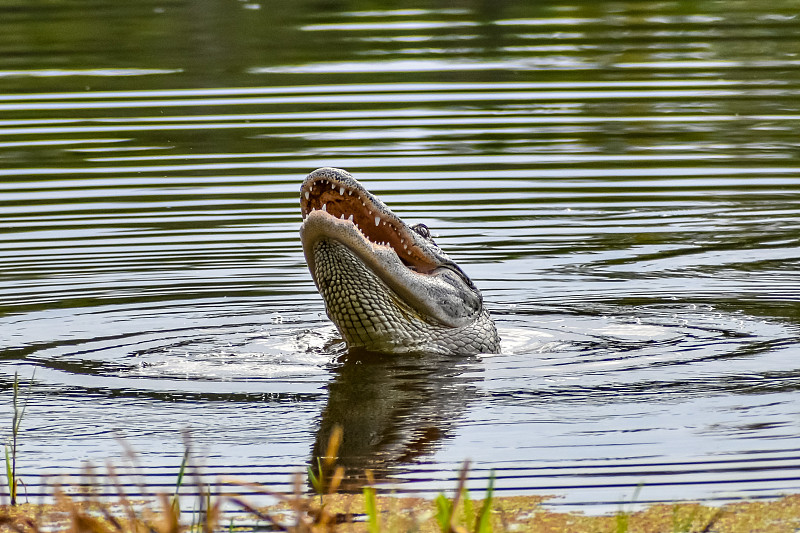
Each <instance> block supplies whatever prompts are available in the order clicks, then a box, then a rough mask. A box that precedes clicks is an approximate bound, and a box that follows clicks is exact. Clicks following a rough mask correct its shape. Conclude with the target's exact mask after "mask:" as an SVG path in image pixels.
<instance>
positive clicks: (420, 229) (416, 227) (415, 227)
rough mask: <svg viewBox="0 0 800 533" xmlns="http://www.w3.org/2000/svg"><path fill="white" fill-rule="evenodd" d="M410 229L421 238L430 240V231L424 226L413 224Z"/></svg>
mask: <svg viewBox="0 0 800 533" xmlns="http://www.w3.org/2000/svg"><path fill="white" fill-rule="evenodd" d="M411 229H412V230H414V231H415V232H417V233H418V234H419V235H420V236H421V237H422V238H424V239H427V240H431V230H429V229H428V226H426V225H425V224H415V225H413V226H411Z"/></svg>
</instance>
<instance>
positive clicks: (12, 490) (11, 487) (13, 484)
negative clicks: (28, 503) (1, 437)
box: [5, 445, 17, 505]
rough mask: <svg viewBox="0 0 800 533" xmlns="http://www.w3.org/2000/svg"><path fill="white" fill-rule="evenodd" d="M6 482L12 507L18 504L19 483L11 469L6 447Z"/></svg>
mask: <svg viewBox="0 0 800 533" xmlns="http://www.w3.org/2000/svg"><path fill="white" fill-rule="evenodd" d="M5 448H6V480H7V481H8V495H9V496H10V497H11V505H15V504H16V503H17V481H16V480H15V479H14V471H13V468H12V467H11V456H10V455H9V452H8V445H6V447H5Z"/></svg>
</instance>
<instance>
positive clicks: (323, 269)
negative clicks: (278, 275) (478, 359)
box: [300, 168, 498, 353]
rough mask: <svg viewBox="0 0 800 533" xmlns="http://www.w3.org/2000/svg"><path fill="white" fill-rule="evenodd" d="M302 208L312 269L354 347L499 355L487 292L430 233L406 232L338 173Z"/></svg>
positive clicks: (324, 177)
mask: <svg viewBox="0 0 800 533" xmlns="http://www.w3.org/2000/svg"><path fill="white" fill-rule="evenodd" d="M300 209H301V213H302V215H303V224H302V225H301V226H300V239H301V241H302V242H303V253H304V254H305V257H306V263H308V269H309V271H310V272H311V277H312V278H314V283H315V284H316V286H317V289H319V292H320V294H321V295H322V299H323V300H324V301H325V310H326V312H327V314H328V316H329V317H330V318H331V320H333V322H334V323H335V324H336V326H337V328H338V329H339V331H340V332H341V333H342V336H343V337H344V339H345V340H346V341H347V343H348V346H351V347H364V348H367V349H369V350H376V351H381V352H390V353H407V352H409V351H414V350H421V351H434V352H438V353H480V352H494V351H497V349H498V338H497V330H496V329H495V327H494V323H493V322H492V320H491V318H490V317H489V313H488V312H487V311H486V310H485V309H484V308H483V298H482V297H481V293H480V291H479V290H478V289H477V288H476V287H475V285H473V283H472V281H471V280H470V279H469V277H468V276H467V275H466V274H465V273H464V271H463V270H461V268H460V267H459V266H458V265H457V264H456V263H455V262H454V261H453V260H452V259H450V258H449V257H448V256H447V254H445V253H444V252H443V251H442V250H441V249H440V248H439V247H438V246H437V245H436V243H434V242H433V240H432V239H431V238H430V233H429V232H428V231H427V228H426V227H425V226H423V225H421V224H418V225H416V226H409V225H408V224H406V223H405V222H403V221H402V220H401V219H400V217H398V216H397V215H395V214H394V213H393V212H392V211H391V210H390V209H389V208H388V207H387V206H386V204H384V203H383V202H382V201H381V200H380V199H378V198H377V197H376V196H374V195H373V194H371V193H370V192H368V191H367V190H366V189H365V188H364V186H363V185H361V184H360V183H359V182H358V181H356V180H355V178H353V177H352V176H351V175H350V174H349V173H348V172H346V171H344V170H340V169H336V168H319V169H317V170H315V171H313V172H312V173H311V174H309V175H308V176H307V177H306V179H305V181H303V185H302V186H301V187H300Z"/></svg>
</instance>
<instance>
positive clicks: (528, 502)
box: [0, 479, 800, 533]
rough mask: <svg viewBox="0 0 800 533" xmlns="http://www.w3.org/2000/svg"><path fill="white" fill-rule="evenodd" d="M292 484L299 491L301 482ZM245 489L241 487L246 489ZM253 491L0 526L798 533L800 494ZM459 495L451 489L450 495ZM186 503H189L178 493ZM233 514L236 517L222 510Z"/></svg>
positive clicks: (75, 511) (124, 532)
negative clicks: (479, 496)
mask: <svg viewBox="0 0 800 533" xmlns="http://www.w3.org/2000/svg"><path fill="white" fill-rule="evenodd" d="M299 481H300V480H299V479H298V483H297V487H300V483H299ZM243 485H245V484H243ZM246 485H247V489H248V491H249V492H251V493H252V492H253V489H255V490H256V492H261V493H263V494H264V495H269V496H271V497H274V498H277V500H278V503H276V504H274V505H272V506H269V507H256V506H254V505H252V504H250V503H248V501H246V500H245V499H244V498H243V497H240V496H237V495H236V493H235V492H236V490H235V486H236V483H235V482H234V483H233V485H232V486H231V485H228V489H231V488H232V490H226V493H225V494H219V495H215V494H212V493H204V494H202V495H201V496H200V497H195V501H194V502H192V508H193V509H194V511H193V512H186V511H185V510H184V512H183V513H181V511H180V509H179V506H178V505H176V498H175V495H174V494H162V495H158V496H156V497H154V498H152V499H151V500H149V501H134V500H130V499H128V498H127V497H126V496H125V495H124V493H123V492H122V490H121V489H120V492H119V496H118V497H117V498H115V499H113V500H110V499H103V500H100V499H96V498H92V497H86V496H84V497H80V498H78V497H76V496H70V495H68V494H65V493H64V492H63V491H61V490H58V489H55V490H54V493H53V497H52V502H53V503H51V504H38V505H35V504H29V503H25V504H20V505H16V506H11V505H2V506H0V529H1V530H3V531H14V532H18V533H42V532H50V531H65V532H72V533H183V532H193V531H197V532H211V531H229V532H233V531H244V530H259V531H292V532H297V533H303V532H309V533H310V532H366V533H378V532H386V533H389V532H391V533H395V532H397V533H399V532H420V533H424V532H445V533H462V532H464V533H466V532H475V533H488V532H495V533H497V532H517V531H526V532H527V531H530V532H542V533H545V532H547V533H550V532H609V533H623V532H642V533H650V532H659V533H660V532H687V533H688V532H719V533H723V532H730V533H746V532H765V533H766V532H769V533H783V532H787V533H788V532H796V531H797V530H798V528H800V495H793V496H787V497H784V498H782V499H780V500H777V501H770V502H740V503H735V504H729V505H726V506H724V507H710V506H706V505H701V504H691V503H685V504H677V505H653V506H650V507H648V508H647V509H645V510H642V511H637V512H632V513H629V512H622V511H620V512H617V513H615V514H612V515H605V516H586V515H583V514H578V513H560V512H552V511H549V510H547V509H546V508H544V507H543V506H542V503H543V502H544V501H545V500H546V498H543V497H540V496H507V497H499V498H495V497H493V498H490V499H487V500H477V501H473V500H471V499H470V498H469V496H468V493H466V492H465V491H462V492H461V493H460V494H461V495H460V496H458V497H454V498H447V497H445V496H444V495H440V496H439V497H438V498H436V499H434V500H429V499H423V498H409V497H402V498H401V497H394V496H390V495H378V494H376V493H375V491H374V490H373V489H369V488H367V489H365V490H364V492H363V493H362V494H325V495H323V496H322V497H320V496H319V495H317V494H307V493H303V492H301V491H299V490H298V491H297V492H296V493H294V494H277V493H273V492H271V491H270V490H269V488H268V487H261V486H254V485H252V484H246ZM456 493H457V492H456ZM184 498H185V501H184V502H183V503H184V504H186V503H189V501H188V499H186V498H187V497H184ZM223 508H225V509H228V510H229V511H230V510H231V509H232V510H235V516H236V519H235V520H233V519H231V515H230V514H229V513H223V512H222V509H223Z"/></svg>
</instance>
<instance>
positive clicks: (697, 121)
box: [0, 0, 800, 509]
mask: <svg viewBox="0 0 800 533" xmlns="http://www.w3.org/2000/svg"><path fill="white" fill-rule="evenodd" d="M529 4H533V3H529V2H522V1H508V2H477V1H475V2H457V3H455V4H454V3H447V7H442V6H443V5H444V4H439V3H435V2H429V3H424V2H418V3H414V4H409V5H410V6H411V7H409V5H406V6H404V7H403V8H402V9H399V8H397V7H396V6H395V4H393V3H390V2H369V3H368V2H344V1H342V2H330V3H322V2H320V3H316V2H296V3H295V2H293V3H288V2H287V3H285V4H284V3H281V4H278V5H270V4H268V3H263V4H259V3H256V2H255V1H252V2H243V1H236V0H231V1H226V2H208V1H205V2H204V1H197V2H188V1H177V2H169V3H162V2H147V1H140V2H129V3H118V2H102V1H96V2H95V1H87V2H78V3H69V2H54V3H50V4H48V6H47V8H44V7H37V6H38V4H36V5H34V4H30V5H29V4H28V3H24V2H12V3H6V4H4V5H3V6H2V7H0V348H1V349H2V352H0V353H1V354H2V364H0V380H1V382H2V387H3V390H4V392H3V396H2V397H3V401H2V410H1V411H0V416H2V418H1V419H0V420H6V421H7V423H5V424H3V423H0V425H2V426H4V427H5V428H6V430H5V431H4V435H7V434H10V427H11V422H10V419H11V392H10V391H11V384H12V382H13V378H14V373H15V372H17V371H18V372H19V373H20V375H21V376H22V378H23V381H24V382H25V383H27V382H28V381H29V379H30V377H31V375H33V374H34V371H35V376H34V380H33V386H32V389H31V396H30V403H29V405H28V408H27V411H26V412H25V418H24V420H23V423H22V434H21V436H20V442H21V445H20V451H19V453H20V456H19V459H18V463H19V464H18V468H19V470H20V473H21V475H22V477H23V479H24V480H25V481H26V482H27V484H28V490H29V491H30V493H32V494H36V493H38V492H41V491H43V490H45V489H44V488H42V487H41V486H39V485H37V483H38V482H37V481H36V478H37V476H38V474H40V473H56V472H58V473H63V472H78V471H79V467H80V465H81V464H82V463H83V461H86V460H89V461H92V462H93V463H94V464H96V465H99V464H102V463H103V461H105V460H106V459H110V460H111V461H112V462H114V463H116V464H119V463H122V462H124V461H123V459H122V457H123V455H124V454H123V451H122V449H123V447H122V445H121V444H120V443H119V442H118V439H122V440H124V441H125V442H126V443H127V445H129V446H130V447H131V448H133V449H135V450H136V451H137V452H138V461H139V463H140V464H141V472H143V473H144V475H145V477H146V478H147V479H148V480H149V482H150V483H151V484H153V485H158V484H163V485H164V486H166V487H172V486H174V485H173V484H174V475H175V473H176V472H177V467H178V465H179V464H180V459H181V456H182V453H183V436H182V431H183V430H184V429H185V428H189V429H190V432H191V439H192V445H193V449H194V451H195V453H196V456H197V457H198V462H200V463H201V464H202V465H203V468H204V471H205V472H206V473H207V474H208V475H209V476H212V477H213V476H215V475H226V476H234V477H244V478H247V479H251V480H254V481H258V482H263V483H268V484H270V485H271V486H274V487H276V488H281V487H284V488H285V487H286V486H287V484H288V483H289V481H290V473H292V472H296V471H302V470H304V469H305V465H307V464H308V463H309V461H310V459H311V457H312V453H314V452H313V451H314V450H315V449H316V448H315V447H318V446H319V444H315V443H317V441H324V440H325V438H326V435H327V434H328V433H329V431H330V428H331V427H333V426H334V425H335V424H340V425H342V426H343V427H344V430H345V436H346V441H345V447H344V448H343V450H342V452H341V455H342V457H341V462H342V464H344V465H346V466H347V467H348V468H349V472H350V473H351V474H352V475H354V476H355V475H357V474H359V473H363V471H364V469H366V468H370V469H373V470H374V472H375V475H376V477H377V478H378V480H380V481H382V482H383V483H385V484H386V485H387V486H390V487H395V488H396V489H398V490H399V491H410V492H413V493H417V492H422V493H428V494H430V493H433V492H435V491H439V490H441V489H443V488H450V487H452V486H453V485H454V481H453V479H454V478H455V477H456V476H457V473H456V471H457V469H458V468H459V464H460V463H461V461H463V460H464V459H466V458H469V459H471V460H472V467H473V472H472V475H471V484H472V486H474V487H476V488H480V487H484V486H485V484H486V479H487V477H488V475H489V471H490V469H495V471H496V474H497V482H496V485H497V487H498V489H499V490H500V491H502V493H505V494H516V493H537V494H553V495H557V496H561V498H560V499H557V500H554V505H557V506H573V505H575V506H580V507H582V508H586V509H615V508H616V506H617V505H618V504H619V502H621V501H623V500H629V499H630V498H632V497H633V495H634V493H635V492H636V490H637V486H639V485H641V486H642V489H641V492H640V493H639V494H638V496H637V498H638V499H639V500H640V501H673V500H683V499H704V500H708V501H725V500H729V499H735V498H741V497H744V498H762V497H774V496H777V495H779V494H782V493H787V492H789V493H791V492H797V491H800V402H799V401H798V400H800V397H798V388H800V343H799V342H798V336H799V334H800V136H798V130H799V129H800V16H799V15H798V14H797V13H798V12H797V4H796V2H792V1H788V0H786V1H782V0H775V1H771V2H756V1H750V2H745V1H738V2H737V1H733V2H731V1H725V2H722V1H700V2H693V3H687V2H671V1H666V2H649V1H639V2H586V3H583V2H569V1H560V2H545V3H536V5H529ZM320 166H337V167H342V168H346V169H348V170H350V171H351V172H352V173H353V174H354V175H355V176H356V177H358V178H359V179H361V180H362V181H363V182H364V183H365V184H366V185H367V187H368V188H370V190H372V191H373V192H375V193H377V194H378V195H379V196H381V197H382V198H383V199H384V200H385V201H386V202H387V203H388V204H389V205H390V206H392V207H393V208H395V210H396V211H397V212H398V213H399V214H400V215H401V216H403V217H404V218H405V219H406V220H409V221H414V222H424V223H425V224H427V225H428V226H430V227H431V228H432V229H433V231H434V233H435V234H438V236H439V237H438V239H437V242H439V244H440V245H441V246H442V247H443V248H444V249H445V250H447V251H448V252H449V253H450V255H451V256H452V257H453V258H454V259H456V260H457V261H458V262H459V263H460V264H461V265H462V266H463V267H464V269H465V270H466V271H467V272H468V273H469V274H470V275H471V277H472V278H473V280H474V281H475V283H476V284H477V285H478V286H479V287H481V288H482V289H483V293H484V298H485V300H486V303H487V305H488V306H489V308H490V309H491V311H492V313H493V314H494V316H495V318H496V321H497V325H498V329H499V331H500V335H501V336H502V339H503V350H502V353H501V354H499V355H491V356H481V357H469V358H456V359H452V358H449V359H448V358H441V357H433V358H429V357H419V358H397V359H387V360H377V361H376V360H373V359H366V360H353V359H352V358H350V359H348V358H347V357H345V351H344V348H343V345H342V344H341V343H340V342H339V341H338V339H337V335H336V331H335V329H334V328H333V326H332V325H331V323H330V322H329V321H328V320H327V318H326V317H325V314H324V308H323V304H322V301H321V299H320V298H319V296H318V295H317V292H316V290H315V289H314V286H313V283H312V281H311V278H310V276H309V274H308V272H307V269H306V265H305V262H304V259H303V255H302V250H301V247H300V242H299V239H298V234H297V230H298V227H299V225H300V210H299V204H298V190H299V185H300V182H301V180H302V179H303V177H304V176H305V174H306V173H308V172H309V171H310V170H312V169H314V168H316V167H320ZM148 476H149V477H148ZM42 483H44V482H42Z"/></svg>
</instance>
